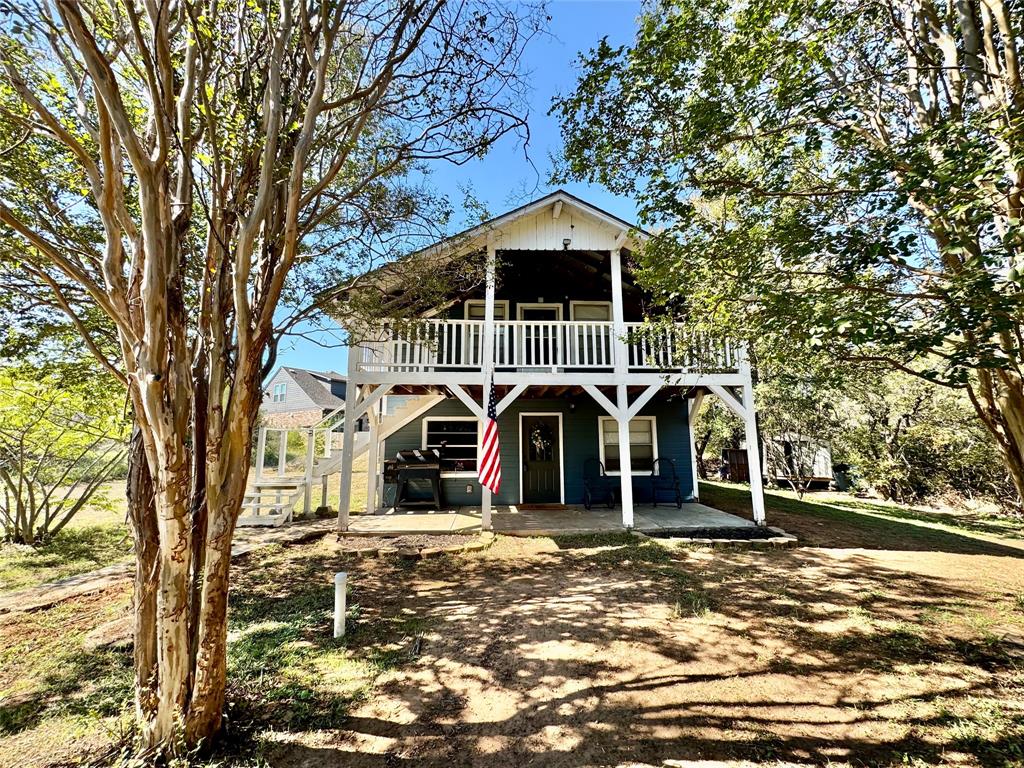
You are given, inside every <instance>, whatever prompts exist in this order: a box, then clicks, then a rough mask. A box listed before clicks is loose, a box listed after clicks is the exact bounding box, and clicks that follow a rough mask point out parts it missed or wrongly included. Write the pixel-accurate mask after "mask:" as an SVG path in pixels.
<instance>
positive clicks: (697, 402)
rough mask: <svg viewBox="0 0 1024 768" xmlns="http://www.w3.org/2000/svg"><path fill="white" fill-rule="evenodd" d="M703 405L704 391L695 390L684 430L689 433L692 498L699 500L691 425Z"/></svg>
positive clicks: (694, 446) (695, 446) (694, 439)
mask: <svg viewBox="0 0 1024 768" xmlns="http://www.w3.org/2000/svg"><path fill="white" fill-rule="evenodd" d="M703 404H704V390H703V389H699V390H697V391H696V392H695V393H694V395H693V399H692V400H691V401H690V402H689V403H687V409H686V429H687V431H688V432H689V433H690V477H691V478H692V482H693V498H695V499H697V500H700V485H699V482H700V475H699V474H698V473H697V438H696V436H695V435H694V434H693V424H694V422H695V421H696V420H697V414H698V413H700V407H701V405H703Z"/></svg>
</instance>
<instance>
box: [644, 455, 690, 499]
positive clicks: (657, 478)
mask: <svg viewBox="0 0 1024 768" xmlns="http://www.w3.org/2000/svg"><path fill="white" fill-rule="evenodd" d="M658 491H661V492H662V493H665V492H666V491H667V492H669V493H671V494H672V500H673V501H674V502H675V503H676V509H682V508H683V493H682V491H680V490H679V475H678V474H676V463H675V461H674V460H673V459H655V460H654V466H653V467H652V468H651V506H653V507H656V506H658Z"/></svg>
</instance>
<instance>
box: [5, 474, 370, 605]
mask: <svg viewBox="0 0 1024 768" xmlns="http://www.w3.org/2000/svg"><path fill="white" fill-rule="evenodd" d="M338 482H339V476H338V475H331V476H330V477H329V478H328V486H327V487H328V493H327V503H328V505H329V506H330V507H331V508H332V509H337V507H338V492H339V488H338ZM319 503H320V495H319V489H317V490H316V491H314V494H313V506H314V507H315V506H317V505H318V504H319ZM365 504H366V459H365V458H362V459H359V460H357V461H356V466H355V472H354V473H353V475H352V508H353V509H361V508H362V507H363V505H365ZM301 511H302V504H301V501H300V502H299V504H297V505H296V512H301ZM126 512H127V509H126V501H125V487H124V481H116V482H111V483H106V484H104V485H103V486H102V487H101V488H100V490H99V492H98V493H97V494H96V496H95V497H94V499H93V501H92V503H90V504H89V505H87V506H86V507H85V508H84V509H83V510H82V511H81V512H80V513H79V514H77V515H75V517H73V518H72V519H71V522H69V523H68V525H67V527H65V528H64V530H63V531H61V533H60V535H58V536H56V537H55V538H54V540H53V541H52V542H49V543H47V544H44V545H40V546H34V547H29V546H20V545H15V544H3V543H0V594H2V593H4V592H11V591H14V590H18V589H25V588H27V587H34V586H38V585H40V584H43V583H48V582H51V581H57V580H59V579H64V578H68V577H70V576H77V575H78V574H81V573H87V572H89V571H94V570H96V569H98V568H103V567H104V566H107V565H113V564H114V563H119V562H126V561H128V560H130V559H131V554H132V539H131V533H130V531H129V529H128V527H127V525H126V524H125V515H126Z"/></svg>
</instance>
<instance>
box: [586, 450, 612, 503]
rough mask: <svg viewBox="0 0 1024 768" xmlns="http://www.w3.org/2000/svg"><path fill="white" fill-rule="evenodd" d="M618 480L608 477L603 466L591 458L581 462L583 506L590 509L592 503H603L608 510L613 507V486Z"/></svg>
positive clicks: (597, 460)
mask: <svg viewBox="0 0 1024 768" xmlns="http://www.w3.org/2000/svg"><path fill="white" fill-rule="evenodd" d="M616 485H618V480H617V479H615V478H611V477H608V473H607V472H605V471H604V464H602V463H601V461H600V460H599V459H595V458H593V457H591V458H589V459H587V460H586V461H584V462H583V506H584V508H586V509H590V508H591V507H592V506H594V501H595V500H596V501H604V502H605V503H606V504H607V505H608V509H611V508H612V507H614V506H615V486H616Z"/></svg>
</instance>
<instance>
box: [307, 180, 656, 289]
mask: <svg viewBox="0 0 1024 768" xmlns="http://www.w3.org/2000/svg"><path fill="white" fill-rule="evenodd" d="M650 237H651V234H650V233H649V232H646V231H644V230H642V229H640V228H639V227H637V226H636V225H635V224H632V223H630V222H628V221H626V220H625V219H621V218H619V217H618V216H615V215H614V214H611V213H608V211H605V210H602V209H601V208H598V207H597V206H595V205H591V204H590V203H588V202H587V201H585V200H582V199H580V198H578V197H576V196H575V195H573V194H570V193H569V192H566V191H565V190H564V189H558V190H555V191H554V192H551V193H549V194H547V195H544V196H543V197H540V198H538V199H536V200H533V201H531V202H529V203H526V204H524V205H521V206H519V207H518V208H514V209H512V210H511V211H508V212H507V213H503V214H501V215H499V216H495V217H493V218H491V219H488V220H487V221H485V222H483V223H481V224H477V225H475V226H473V227H470V228H469V229H466V230H463V231H462V232H459V233H458V234H456V235H452V236H451V237H446V238H445V239H443V240H441V241H439V242H437V243H434V244H433V245H430V246H427V247H426V248H421V249H420V250H418V251H414V252H412V253H410V254H408V255H407V256H404V257H403V258H401V259H398V260H397V261H391V262H388V263H387V264H384V265H382V266H380V267H378V268H377V269H374V270H372V271H371V272H369V273H368V274H367V275H365V276H364V281H363V285H366V284H372V285H374V286H375V289H376V290H378V291H381V292H384V293H388V292H391V291H392V290H394V289H399V288H401V286H402V285H403V283H405V282H407V281H409V280H410V279H413V280H415V273H416V271H417V270H419V269H427V270H435V269H444V268H445V267H446V266H447V265H448V264H450V263H452V262H454V261H456V260H457V259H458V258H459V257H460V256H467V255H471V254H474V253H479V252H480V251H483V250H484V249H485V248H486V247H487V244H488V242H489V241H493V242H494V245H495V247H496V248H497V249H498V250H500V251H505V252H521V251H562V250H565V249H566V246H565V242H566V240H568V241H570V243H571V245H570V246H569V250H578V251H590V252H594V251H599V252H600V251H605V252H607V251H611V250H614V249H616V248H628V249H630V250H635V249H636V247H637V246H638V245H640V244H642V243H643V242H645V241H647V240H648V239H649V238H650ZM410 262H412V263H414V264H415V265H416V268H415V269H413V270H412V275H413V277H412V278H410V276H409V274H407V273H406V268H407V267H408V266H409V265H410ZM356 290H359V289H358V288H357V289H348V290H343V291H342V292H341V294H344V293H348V292H349V291H353V292H354V291H356ZM325 295H326V294H325ZM336 295H340V294H336Z"/></svg>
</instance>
